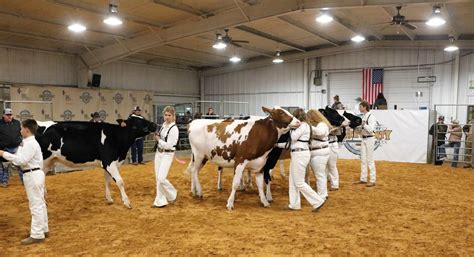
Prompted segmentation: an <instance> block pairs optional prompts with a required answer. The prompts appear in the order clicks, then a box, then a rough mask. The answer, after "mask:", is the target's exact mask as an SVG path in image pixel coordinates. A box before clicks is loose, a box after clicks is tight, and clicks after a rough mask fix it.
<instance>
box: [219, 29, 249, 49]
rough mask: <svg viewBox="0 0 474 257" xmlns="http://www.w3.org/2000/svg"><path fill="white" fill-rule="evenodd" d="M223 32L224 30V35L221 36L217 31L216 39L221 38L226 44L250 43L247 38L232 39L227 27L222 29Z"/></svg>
mask: <svg viewBox="0 0 474 257" xmlns="http://www.w3.org/2000/svg"><path fill="white" fill-rule="evenodd" d="M224 32H225V35H224V36H222V35H221V34H219V33H217V34H216V38H217V40H219V39H221V40H222V41H223V42H224V43H226V44H231V45H234V46H236V47H242V46H241V45H240V44H242V43H244V44H248V43H250V42H249V41H247V40H235V39H232V38H231V37H230V36H229V29H224Z"/></svg>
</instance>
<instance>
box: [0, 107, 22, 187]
mask: <svg viewBox="0 0 474 257" xmlns="http://www.w3.org/2000/svg"><path fill="white" fill-rule="evenodd" d="M20 130H21V124H20V122H19V121H18V120H15V119H14V118H13V111H12V109H10V108H6V109H5V110H3V116H2V120H0V150H3V151H5V152H8V153H12V154H14V153H16V151H17V150H18V146H19V145H20V143H21V141H22V138H21V134H20ZM4 161H5V159H3V158H1V157H0V187H7V186H8V179H9V177H10V174H9V172H8V168H7V167H5V166H3V162H4ZM18 174H19V175H20V180H21V182H22V183H23V173H22V172H21V171H18Z"/></svg>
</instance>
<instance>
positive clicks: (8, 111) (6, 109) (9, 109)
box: [3, 108, 13, 115]
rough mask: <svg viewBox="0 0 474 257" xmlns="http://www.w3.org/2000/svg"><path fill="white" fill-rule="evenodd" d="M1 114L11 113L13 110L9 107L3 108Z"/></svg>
mask: <svg viewBox="0 0 474 257" xmlns="http://www.w3.org/2000/svg"><path fill="white" fill-rule="evenodd" d="M3 114H5V115H13V110H12V109H11V108H5V110H3Z"/></svg>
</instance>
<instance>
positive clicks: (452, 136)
mask: <svg viewBox="0 0 474 257" xmlns="http://www.w3.org/2000/svg"><path fill="white" fill-rule="evenodd" d="M447 132H448V133H449V138H448V143H447V144H444V145H442V146H441V147H440V148H446V147H452V148H454V154H453V161H452V162H451V167H453V168H456V167H457V165H458V160H459V148H460V147H461V138H462V132H461V126H460V125H459V121H458V120H453V121H452V124H451V126H449V128H448V131H447ZM440 157H441V158H445V157H446V154H444V156H440Z"/></svg>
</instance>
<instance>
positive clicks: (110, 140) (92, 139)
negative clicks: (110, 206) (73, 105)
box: [36, 115, 157, 208]
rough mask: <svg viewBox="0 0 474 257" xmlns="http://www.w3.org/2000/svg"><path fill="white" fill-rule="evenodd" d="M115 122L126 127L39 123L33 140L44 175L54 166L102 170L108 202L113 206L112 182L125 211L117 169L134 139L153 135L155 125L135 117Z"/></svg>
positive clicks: (128, 204) (124, 196)
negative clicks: (35, 142)
mask: <svg viewBox="0 0 474 257" xmlns="http://www.w3.org/2000/svg"><path fill="white" fill-rule="evenodd" d="M117 121H118V122H119V124H121V123H122V124H123V123H125V126H123V125H122V126H120V125H116V124H109V123H93V122H84V121H64V122H52V121H50V122H38V125H39V129H38V133H37V135H36V140H37V141H38V143H39V144H40V146H41V151H42V152H43V159H44V167H43V170H44V172H49V171H50V170H51V168H52V167H53V165H54V163H56V162H59V163H62V164H64V165H65V166H68V167H81V166H82V167H83V166H91V165H97V166H101V167H103V168H104V170H105V198H106V200H107V202H108V203H113V199H112V194H111V192H110V181H111V179H113V180H114V181H115V183H116V184H117V186H118V188H119V189H120V194H121V195H122V200H123V203H124V205H125V207H127V208H131V205H130V201H129V199H128V196H127V194H126V193H125V188H124V182H123V180H122V177H121V176H120V172H119V167H120V166H121V165H122V164H123V162H124V160H125V157H126V156H127V152H128V149H129V148H130V146H131V145H132V144H133V142H134V141H135V139H136V138H139V137H143V136H146V135H147V134H150V133H152V132H155V131H156V129H157V125H156V124H155V123H153V122H150V121H148V120H146V119H144V118H143V117H141V116H135V115H131V116H130V117H129V118H128V119H127V120H117Z"/></svg>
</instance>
